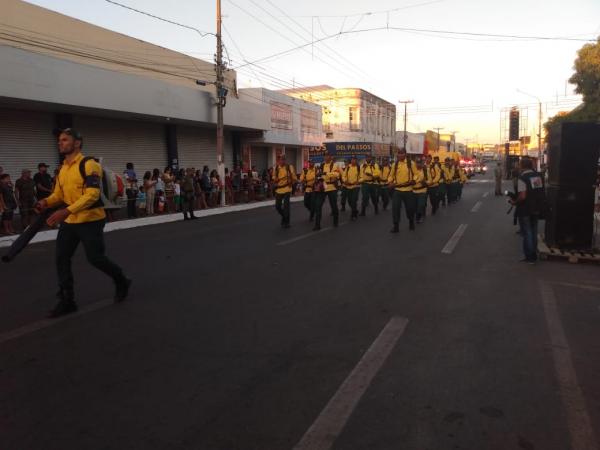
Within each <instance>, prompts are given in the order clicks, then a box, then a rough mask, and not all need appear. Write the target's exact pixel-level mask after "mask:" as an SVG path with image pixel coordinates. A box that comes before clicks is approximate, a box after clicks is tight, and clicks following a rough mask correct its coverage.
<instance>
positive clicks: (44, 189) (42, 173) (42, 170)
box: [33, 163, 52, 200]
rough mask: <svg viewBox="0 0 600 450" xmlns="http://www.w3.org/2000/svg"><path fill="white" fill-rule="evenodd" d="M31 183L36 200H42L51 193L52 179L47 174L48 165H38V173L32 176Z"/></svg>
mask: <svg viewBox="0 0 600 450" xmlns="http://www.w3.org/2000/svg"><path fill="white" fill-rule="evenodd" d="M33 181H34V183H35V191H36V197H37V199H38V200H43V199H45V198H46V197H48V196H49V195H50V194H51V193H52V177H51V176H50V174H49V173H48V164H46V163H39V164H38V173H36V174H35V175H34V176H33Z"/></svg>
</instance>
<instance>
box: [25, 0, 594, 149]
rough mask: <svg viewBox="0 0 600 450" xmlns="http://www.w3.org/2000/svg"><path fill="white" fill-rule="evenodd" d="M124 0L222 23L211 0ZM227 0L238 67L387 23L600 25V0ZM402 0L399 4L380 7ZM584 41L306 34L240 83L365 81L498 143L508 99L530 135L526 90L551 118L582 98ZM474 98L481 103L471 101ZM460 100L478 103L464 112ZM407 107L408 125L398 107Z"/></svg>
mask: <svg viewBox="0 0 600 450" xmlns="http://www.w3.org/2000/svg"><path fill="white" fill-rule="evenodd" d="M117 1H119V2H120V3H123V4H126V5H129V6H131V7H134V8H137V9H140V10H143V11H146V12H149V13H153V14H156V15H158V16H162V17H164V18H167V19H170V20H173V21H177V22H180V23H184V24H186V25H190V26H193V27H197V28H199V29H201V30H204V31H209V32H214V31H215V3H216V2H215V1H213V0H210V1H209V0H171V1H164V0H117ZM30 2H31V3H34V4H37V5H40V6H43V7H46V8H49V9H52V10H55V11H58V12H61V13H63V14H67V15H69V16H72V17H76V18H79V19H81V20H85V21H87V22H91V23H94V24H96V25H99V26H102V27H105V28H109V29H111V30H114V31H118V32H120V33H124V34H127V35H130V36H134V37H136V38H139V39H143V40H145V41H149V42H152V43H155V44H158V45H162V46H164V47H168V48H171V49H174V50H177V51H181V52H185V53H188V54H191V55H193V56H196V57H199V58H202V59H208V60H210V59H212V57H213V54H214V48H215V40H214V36H211V35H209V36H206V37H201V36H200V35H198V34H197V33H195V32H193V31H189V30H186V29H183V28H180V27H177V26H174V25H171V24H167V23H163V22H160V21H158V20H155V19H152V18H150V17H146V16H143V15H140V14H137V13H135V12H131V11H128V10H126V9H123V8H120V7H119V6H115V5H112V4H110V3H108V2H106V1H105V0H30ZM222 2H223V8H222V9H223V15H224V19H223V23H224V27H225V30H224V33H223V38H224V43H225V45H226V48H227V51H228V55H229V59H230V61H231V66H232V67H233V68H235V67H236V66H238V65H240V64H243V62H244V60H246V61H252V62H254V61H257V60H259V59H261V58H264V57H267V56H270V55H273V54H276V53H278V52H282V51H285V50H288V49H291V48H293V47H297V46H298V45H302V44H307V43H309V42H311V41H313V40H315V39H320V38H323V37H324V36H327V35H332V34H335V33H338V32H340V31H342V30H343V31H350V30H355V31H356V30H365V29H369V28H378V27H387V26H389V27H399V28H405V29H406V28H410V29H412V30H415V29H419V30H438V31H439V30H444V31H453V32H468V33H489V34H502V35H517V36H551V37H558V36H560V37H570V38H578V39H594V38H595V37H597V36H598V35H600V1H599V0H571V1H565V0H544V1H543V2H542V1H540V0H502V1H500V0H437V1H436V0H402V1H392V0H371V1H369V2H364V1H358V0H328V1H324V0H302V1H299V0H295V1H292V0H222ZM398 8H402V9H399V10H395V11H391V12H389V13H386V12H381V11H386V10H393V9H398ZM584 44H585V42H577V41H557V40H550V41H542V40H522V39H504V38H492V37H481V36H474V35H453V34H445V35H444V34H434V33H428V32H423V31H406V30H404V31H399V30H387V29H386V30H380V31H370V32H360V33H353V34H345V35H343V36H339V37H335V38H331V39H329V40H327V41H324V43H318V44H314V45H308V46H306V47H305V48H304V49H303V50H297V51H294V52H291V53H288V54H286V55H285V56H282V57H279V58H276V59H271V60H267V61H264V62H260V63H257V66H252V65H247V66H245V67H243V68H240V69H239V71H238V84H239V86H240V87H247V86H253V87H257V86H264V87H267V88H271V89H274V88H288V87H292V85H294V86H296V87H302V86H310V85H314V84H329V85H332V86H334V87H361V88H364V89H367V90H369V91H371V92H372V93H374V94H376V95H378V96H380V97H383V98H384V99H386V100H388V101H390V102H397V101H398V100H400V99H414V100H415V103H414V104H413V105H411V107H410V108H409V119H408V128H409V131H417V132H418V131H425V130H427V129H432V128H433V127H436V126H439V127H444V131H448V132H449V131H454V130H457V131H459V133H458V135H457V140H458V141H464V140H465V139H470V140H475V139H477V140H478V141H479V142H489V143H497V142H498V141H499V139H500V117H501V113H500V111H501V109H502V108H505V107H509V106H511V105H515V104H519V105H527V104H530V110H529V127H528V129H529V130H530V132H531V134H534V133H535V132H537V128H536V127H537V106H536V105H535V103H536V100H535V99H533V98H531V97H528V96H526V95H524V94H520V93H518V92H517V89H520V90H522V91H524V92H528V93H530V94H533V95H536V96H538V97H540V98H541V99H542V101H543V102H544V108H543V117H544V119H546V118H547V117H548V115H553V114H555V113H556V112H557V111H561V110H568V109H571V108H572V107H573V106H575V105H576V104H577V103H576V101H577V97H574V96H573V91H572V86H570V85H569V86H567V83H566V80H567V79H568V78H569V77H570V75H571V73H572V66H573V61H574V59H575V57H576V52H577V50H578V49H579V48H580V47H581V46H582V45H584ZM565 94H566V95H567V96H566V97H565ZM473 106H477V107H478V108H471V109H469V108H465V107H473ZM457 108H460V109H462V110H465V109H466V110H467V111H468V110H471V111H473V110H475V111H477V112H475V113H473V112H471V113H458V111H459V109H457ZM417 110H418V111H419V112H417ZM426 110H429V111H426ZM424 111H425V112H424ZM398 112H399V114H398V128H401V126H402V120H401V119H402V116H401V114H400V112H401V110H400V109H399V111H398ZM534 129H535V130H536V131H535V132H534V131H533V130H534Z"/></svg>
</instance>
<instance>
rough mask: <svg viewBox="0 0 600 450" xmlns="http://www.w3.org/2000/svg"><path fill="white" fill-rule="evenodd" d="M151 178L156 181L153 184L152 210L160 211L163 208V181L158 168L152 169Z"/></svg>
mask: <svg viewBox="0 0 600 450" xmlns="http://www.w3.org/2000/svg"><path fill="white" fill-rule="evenodd" d="M152 179H153V180H154V181H156V184H155V186H154V210H155V211H158V212H159V213H162V212H164V210H165V183H164V181H163V180H162V174H161V173H160V170H158V169H154V170H153V171H152Z"/></svg>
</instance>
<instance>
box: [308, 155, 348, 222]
mask: <svg viewBox="0 0 600 450" xmlns="http://www.w3.org/2000/svg"><path fill="white" fill-rule="evenodd" d="M340 178H341V174H340V172H339V169H338V168H337V167H336V165H335V162H334V161H333V157H332V156H331V155H327V156H326V157H325V162H324V163H323V165H322V166H321V170H320V173H319V175H317V182H318V183H320V184H321V187H320V188H319V192H317V193H316V196H315V227H314V228H313V231H319V230H320V229H321V217H322V215H323V203H325V198H328V199H329V206H330V207H331V214H332V215H333V226H334V227H337V226H338V223H339V214H340V213H339V210H338V204H337V196H338V185H339V183H340Z"/></svg>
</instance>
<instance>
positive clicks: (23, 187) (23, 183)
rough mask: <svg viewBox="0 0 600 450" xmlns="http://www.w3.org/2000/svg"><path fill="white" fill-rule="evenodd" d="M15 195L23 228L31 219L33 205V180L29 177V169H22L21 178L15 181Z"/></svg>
mask: <svg viewBox="0 0 600 450" xmlns="http://www.w3.org/2000/svg"><path fill="white" fill-rule="evenodd" d="M15 196H16V198H17V203H18V205H19V213H20V215H21V225H22V226H23V229H25V228H27V227H28V226H29V225H31V222H32V221H33V206H34V205H35V182H34V181H33V180H32V179H31V170H29V169H23V171H22V172H21V178H19V179H18V180H17V181H16V182H15Z"/></svg>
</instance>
